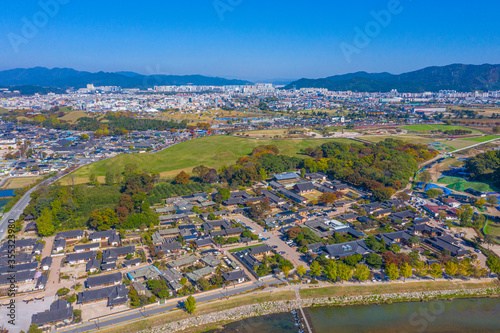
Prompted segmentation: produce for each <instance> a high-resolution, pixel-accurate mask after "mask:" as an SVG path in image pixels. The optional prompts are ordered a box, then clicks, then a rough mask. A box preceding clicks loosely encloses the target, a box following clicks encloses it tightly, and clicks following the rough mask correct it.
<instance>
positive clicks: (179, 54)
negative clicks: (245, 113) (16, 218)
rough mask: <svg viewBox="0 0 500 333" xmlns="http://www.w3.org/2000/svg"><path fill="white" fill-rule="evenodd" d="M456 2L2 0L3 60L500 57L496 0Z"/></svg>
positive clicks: (388, 68) (334, 66) (291, 63)
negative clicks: (21, 0) (14, 0)
mask: <svg viewBox="0 0 500 333" xmlns="http://www.w3.org/2000/svg"><path fill="white" fill-rule="evenodd" d="M460 4H461V2H453V3H451V2H449V1H445V2H442V3H439V4H435V3H434V4H432V6H431V2H429V1H420V2H418V3H417V2H411V1H403V0H401V1H376V2H370V3H368V2H366V1H364V2H362V3H357V4H349V3H340V4H333V3H326V2H323V1H319V2H318V3H317V6H307V7H304V6H300V5H298V2H294V1H292V2H286V3H284V2H277V3H276V2H275V3H272V4H266V3H264V2H262V1H254V2H251V3H250V2H247V1H234V0H233V1H226V0H220V1H218V0H217V1H196V2H195V3H189V4H184V3H172V4H170V3H168V4H163V3H160V2H151V3H150V4H149V5H148V6H142V7H138V6H132V5H129V4H120V5H118V2H113V1H111V2H107V3H106V4H102V5H101V4H100V6H99V10H95V6H93V5H92V3H90V5H89V2H87V3H85V4H83V3H79V2H76V1H66V0H64V1H63V0H57V1H56V0H52V1H51V0H47V1H40V2H38V1H31V2H27V3H26V5H25V6H23V7H22V8H19V6H15V5H14V4H9V3H6V4H3V7H4V8H3V9H4V10H3V14H2V16H3V19H2V22H3V23H2V30H3V31H4V35H3V38H1V39H0V40H1V41H0V47H1V48H2V49H3V52H2V53H1V54H0V63H1V64H2V65H1V66H0V70H5V69H11V68H23V67H24V68H29V67H34V66H43V67H49V68H52V67H69V68H75V69H77V70H83V71H90V72H98V71H105V72H118V71H133V72H137V73H139V74H148V75H154V74H170V75H189V74H201V75H206V76H218V77H226V78H238V79H247V80H251V81H260V80H276V79H288V80H292V79H298V78H301V77H307V78H320V77H326V76H330V75H337V74H345V73H351V72H356V71H366V72H374V73H375V72H390V73H393V74H398V73H402V72H408V71H413V70H417V69H420V68H424V67H428V66H442V65H448V64H452V63H466V64H483V63H491V64H495V63H500V59H499V58H498V54H499V51H500V46H499V45H500V43H499V42H500V37H499V36H498V35H497V34H496V33H495V32H496V31H498V25H499V24H498V22H497V21H496V19H495V17H494V15H495V13H496V12H497V10H495V7H500V5H499V4H497V3H493V2H492V3H487V4H486V5H484V6H475V7H471V8H468V10H467V11H464V10H463V9H462V7H461V5H460ZM16 7H17V8H16ZM497 9H498V8H497ZM444 11H446V12H445V13H444ZM30 29H31V30H30ZM410 41H411V42H410Z"/></svg>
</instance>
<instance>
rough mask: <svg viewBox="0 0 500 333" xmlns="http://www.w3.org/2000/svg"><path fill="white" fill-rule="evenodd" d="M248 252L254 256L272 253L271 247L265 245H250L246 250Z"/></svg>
mask: <svg viewBox="0 0 500 333" xmlns="http://www.w3.org/2000/svg"><path fill="white" fill-rule="evenodd" d="M246 251H247V253H248V254H250V255H252V256H254V257H259V256H264V255H266V256H268V255H271V254H273V249H272V248H271V247H270V246H269V245H267V244H264V245H261V246H256V247H251V248H249V249H247V250H246Z"/></svg>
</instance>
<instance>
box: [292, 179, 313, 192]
mask: <svg viewBox="0 0 500 333" xmlns="http://www.w3.org/2000/svg"><path fill="white" fill-rule="evenodd" d="M293 189H294V190H295V192H297V193H298V194H307V193H312V192H314V189H315V188H314V184H313V183H311V182H308V183H300V184H295V185H294V186H293Z"/></svg>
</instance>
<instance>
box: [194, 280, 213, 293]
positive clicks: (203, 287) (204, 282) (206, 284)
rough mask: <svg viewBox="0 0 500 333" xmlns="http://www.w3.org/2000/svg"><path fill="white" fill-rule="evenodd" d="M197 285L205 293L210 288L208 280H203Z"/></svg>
mask: <svg viewBox="0 0 500 333" xmlns="http://www.w3.org/2000/svg"><path fill="white" fill-rule="evenodd" d="M196 283H197V284H198V286H199V287H200V289H201V290H203V291H205V290H208V288H210V283H209V282H208V281H207V279H204V278H201V279H199V280H198V281H197V282H196Z"/></svg>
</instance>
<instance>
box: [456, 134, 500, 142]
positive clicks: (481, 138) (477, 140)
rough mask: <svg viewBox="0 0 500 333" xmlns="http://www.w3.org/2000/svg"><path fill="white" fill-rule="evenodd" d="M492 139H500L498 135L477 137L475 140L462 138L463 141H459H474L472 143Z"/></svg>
mask: <svg viewBox="0 0 500 333" xmlns="http://www.w3.org/2000/svg"><path fill="white" fill-rule="evenodd" d="M493 139H500V136H499V135H485V136H478V137H475V138H464V139H460V140H467V141H474V142H486V141H489V140H493Z"/></svg>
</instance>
